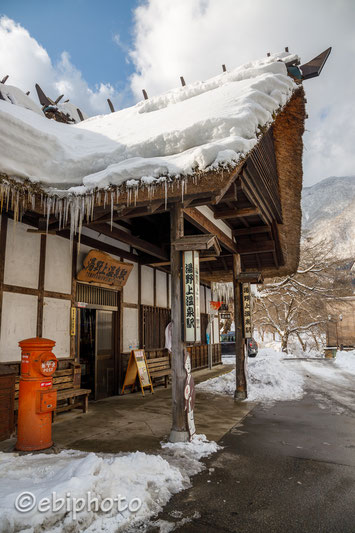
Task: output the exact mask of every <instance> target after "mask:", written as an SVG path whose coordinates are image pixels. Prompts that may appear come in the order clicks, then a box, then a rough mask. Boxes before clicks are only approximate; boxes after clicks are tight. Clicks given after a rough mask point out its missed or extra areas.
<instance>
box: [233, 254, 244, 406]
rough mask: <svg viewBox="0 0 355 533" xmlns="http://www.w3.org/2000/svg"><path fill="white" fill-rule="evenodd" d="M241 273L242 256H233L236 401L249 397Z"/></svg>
mask: <svg viewBox="0 0 355 533" xmlns="http://www.w3.org/2000/svg"><path fill="white" fill-rule="evenodd" d="M240 272H241V267H240V256H239V255H238V254H234V255H233V290H234V322H235V366H236V372H235V376H236V384H235V393H234V399H235V400H245V399H246V397H247V380H246V375H245V343H244V339H243V307H242V283H241V282H240V281H238V277H239V275H240Z"/></svg>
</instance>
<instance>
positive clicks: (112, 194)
mask: <svg viewBox="0 0 355 533" xmlns="http://www.w3.org/2000/svg"><path fill="white" fill-rule="evenodd" d="M113 197H114V193H113V192H111V221H110V222H111V223H110V226H111V231H112V225H113Z"/></svg>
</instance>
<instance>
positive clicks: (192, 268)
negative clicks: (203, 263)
mask: <svg viewBox="0 0 355 533" xmlns="http://www.w3.org/2000/svg"><path fill="white" fill-rule="evenodd" d="M183 312H184V340H185V342H200V341H201V319H200V260H199V252H198V251H196V250H193V251H187V252H183Z"/></svg>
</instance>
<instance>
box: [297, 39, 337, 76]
mask: <svg viewBox="0 0 355 533" xmlns="http://www.w3.org/2000/svg"><path fill="white" fill-rule="evenodd" d="M331 51H332V47H331V46H330V47H329V48H327V49H326V50H324V52H322V53H321V54H319V55H318V56H317V57H314V58H313V59H311V61H308V63H304V64H303V65H301V66H300V70H301V72H302V79H303V80H308V79H310V78H316V77H317V76H319V75H320V73H321V72H322V69H323V67H324V65H325V63H326V61H327V59H328V57H329V55H330V52H331Z"/></svg>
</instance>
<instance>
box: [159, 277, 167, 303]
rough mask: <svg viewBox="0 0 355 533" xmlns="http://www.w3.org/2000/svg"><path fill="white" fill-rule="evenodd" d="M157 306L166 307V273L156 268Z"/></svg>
mask: <svg viewBox="0 0 355 533" xmlns="http://www.w3.org/2000/svg"><path fill="white" fill-rule="evenodd" d="M157 306H158V307H167V301H166V274H165V272H161V271H160V270H157Z"/></svg>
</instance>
